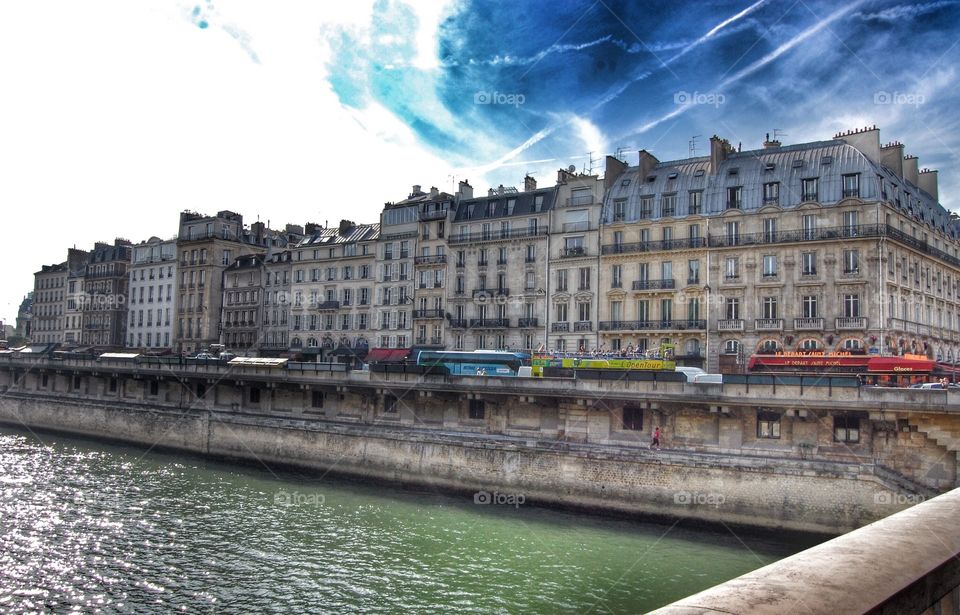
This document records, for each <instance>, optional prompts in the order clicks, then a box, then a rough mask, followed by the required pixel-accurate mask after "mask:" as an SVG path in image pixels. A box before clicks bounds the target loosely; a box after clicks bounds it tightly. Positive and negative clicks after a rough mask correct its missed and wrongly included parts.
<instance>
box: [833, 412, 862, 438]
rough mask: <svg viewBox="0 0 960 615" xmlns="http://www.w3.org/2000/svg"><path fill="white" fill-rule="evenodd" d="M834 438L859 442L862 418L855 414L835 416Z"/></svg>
mask: <svg viewBox="0 0 960 615" xmlns="http://www.w3.org/2000/svg"><path fill="white" fill-rule="evenodd" d="M833 440H834V442H849V443H856V442H859V441H860V419H859V418H857V417H853V416H834V417H833Z"/></svg>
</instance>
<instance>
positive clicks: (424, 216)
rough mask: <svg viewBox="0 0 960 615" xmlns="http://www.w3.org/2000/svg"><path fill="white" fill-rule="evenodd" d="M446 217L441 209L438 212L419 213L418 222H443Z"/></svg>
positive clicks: (445, 212) (445, 213) (444, 211)
mask: <svg viewBox="0 0 960 615" xmlns="http://www.w3.org/2000/svg"><path fill="white" fill-rule="evenodd" d="M446 217H447V210H446V209H442V210H440V211H421V212H420V221H421V222H429V221H431V220H445V219H446Z"/></svg>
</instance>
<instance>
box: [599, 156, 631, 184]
mask: <svg viewBox="0 0 960 615" xmlns="http://www.w3.org/2000/svg"><path fill="white" fill-rule="evenodd" d="M626 170H627V163H626V162H623V161H621V160H620V159H619V158H614V157H613V156H609V155H608V156H607V163H606V168H605V170H604V172H603V189H604V191H606V190H609V189H610V186H612V185H613V182H615V181H617V178H618V177H620V176H621V175H622V174H623V172H624V171H626Z"/></svg>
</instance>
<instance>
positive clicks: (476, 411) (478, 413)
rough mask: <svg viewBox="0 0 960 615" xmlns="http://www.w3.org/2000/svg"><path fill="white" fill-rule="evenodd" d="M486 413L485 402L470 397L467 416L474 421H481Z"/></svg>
mask: <svg viewBox="0 0 960 615" xmlns="http://www.w3.org/2000/svg"><path fill="white" fill-rule="evenodd" d="M485 415H486V404H485V403H484V401H483V400H482V399H471V400H470V405H469V408H468V413H467V416H468V418H470V419H471V420H474V421H482V420H483V418H484V416H485Z"/></svg>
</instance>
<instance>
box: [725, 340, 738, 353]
mask: <svg viewBox="0 0 960 615" xmlns="http://www.w3.org/2000/svg"><path fill="white" fill-rule="evenodd" d="M723 353H724V354H740V341H739V340H727V341H726V342H725V343H724V344H723Z"/></svg>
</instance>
